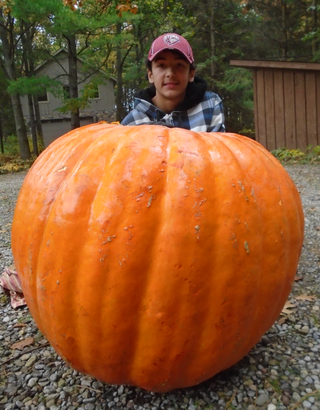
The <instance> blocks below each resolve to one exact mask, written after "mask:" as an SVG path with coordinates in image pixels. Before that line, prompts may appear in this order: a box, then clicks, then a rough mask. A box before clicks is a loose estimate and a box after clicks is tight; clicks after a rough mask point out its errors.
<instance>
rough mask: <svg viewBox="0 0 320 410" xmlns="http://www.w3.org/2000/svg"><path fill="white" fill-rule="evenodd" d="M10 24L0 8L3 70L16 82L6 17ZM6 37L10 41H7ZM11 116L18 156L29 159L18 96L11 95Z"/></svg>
mask: <svg viewBox="0 0 320 410" xmlns="http://www.w3.org/2000/svg"><path fill="white" fill-rule="evenodd" d="M6 19H8V20H10V21H9V23H10V24H6V23H5V19H4V16H3V13H2V8H1V7H0V38H1V42H2V55H3V59H4V69H5V72H6V75H7V77H8V79H9V80H16V70H15V63H14V53H15V44H14V43H13V36H14V34H13V29H14V24H13V19H12V18H11V17H10V15H9V16H6ZM8 36H9V38H10V40H9V39H8ZM11 102H12V109H13V115H14V120H15V126H16V133H17V137H18V141H19V149H20V156H21V158H22V159H29V158H31V153H30V148H29V144H28V138H27V127H26V125H25V122H24V118H23V113H22V107H21V101H20V96H19V95H18V94H11Z"/></svg>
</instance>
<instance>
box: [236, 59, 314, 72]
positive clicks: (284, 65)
mask: <svg viewBox="0 0 320 410" xmlns="http://www.w3.org/2000/svg"><path fill="white" fill-rule="evenodd" d="M229 64H230V65H231V66H234V67H243V68H252V69H254V68H279V69H286V70H312V71H318V70H320V63H304V62H293V61H254V60H230V61H229Z"/></svg>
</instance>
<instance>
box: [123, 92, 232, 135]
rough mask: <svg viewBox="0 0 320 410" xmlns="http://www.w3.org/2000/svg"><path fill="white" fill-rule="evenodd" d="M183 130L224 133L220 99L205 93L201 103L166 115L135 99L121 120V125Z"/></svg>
mask: <svg viewBox="0 0 320 410" xmlns="http://www.w3.org/2000/svg"><path fill="white" fill-rule="evenodd" d="M159 121H160V122H164V123H165V124H168V125H171V126H174V127H180V128H185V129H188V130H191V131H198V132H200V131H202V132H224V131H225V125H224V114H223V105H222V100H221V98H220V97H219V96H218V95H217V94H215V93H213V92H211V91H206V92H205V93H204V96H203V98H202V101H201V102H199V103H198V104H196V105H195V106H194V107H192V108H190V109H189V110H185V111H172V112H171V113H170V114H166V113H164V112H163V111H161V110H160V109H159V108H157V107H156V106H155V105H153V104H151V103H150V102H148V101H146V100H143V99H141V98H135V100H134V109H133V110H132V111H131V112H130V113H129V114H128V115H127V116H126V117H125V118H124V119H123V121H122V122H121V124H123V125H141V124H147V123H150V122H159Z"/></svg>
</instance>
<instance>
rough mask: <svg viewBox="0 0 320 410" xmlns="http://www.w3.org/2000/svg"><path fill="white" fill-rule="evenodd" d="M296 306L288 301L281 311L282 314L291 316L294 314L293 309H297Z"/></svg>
mask: <svg viewBox="0 0 320 410" xmlns="http://www.w3.org/2000/svg"><path fill="white" fill-rule="evenodd" d="M295 307H296V305H294V304H292V303H291V302H289V301H287V302H286V303H285V305H284V307H283V309H282V311H281V314H283V315H290V314H291V313H292V310H290V309H292V308H295Z"/></svg>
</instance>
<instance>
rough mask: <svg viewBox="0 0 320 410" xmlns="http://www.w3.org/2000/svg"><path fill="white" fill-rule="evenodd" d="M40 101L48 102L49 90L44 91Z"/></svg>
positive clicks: (39, 97) (39, 96) (39, 98)
mask: <svg viewBox="0 0 320 410" xmlns="http://www.w3.org/2000/svg"><path fill="white" fill-rule="evenodd" d="M38 101H39V102H48V101H49V99H48V94H47V90H44V92H43V94H40V95H38Z"/></svg>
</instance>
